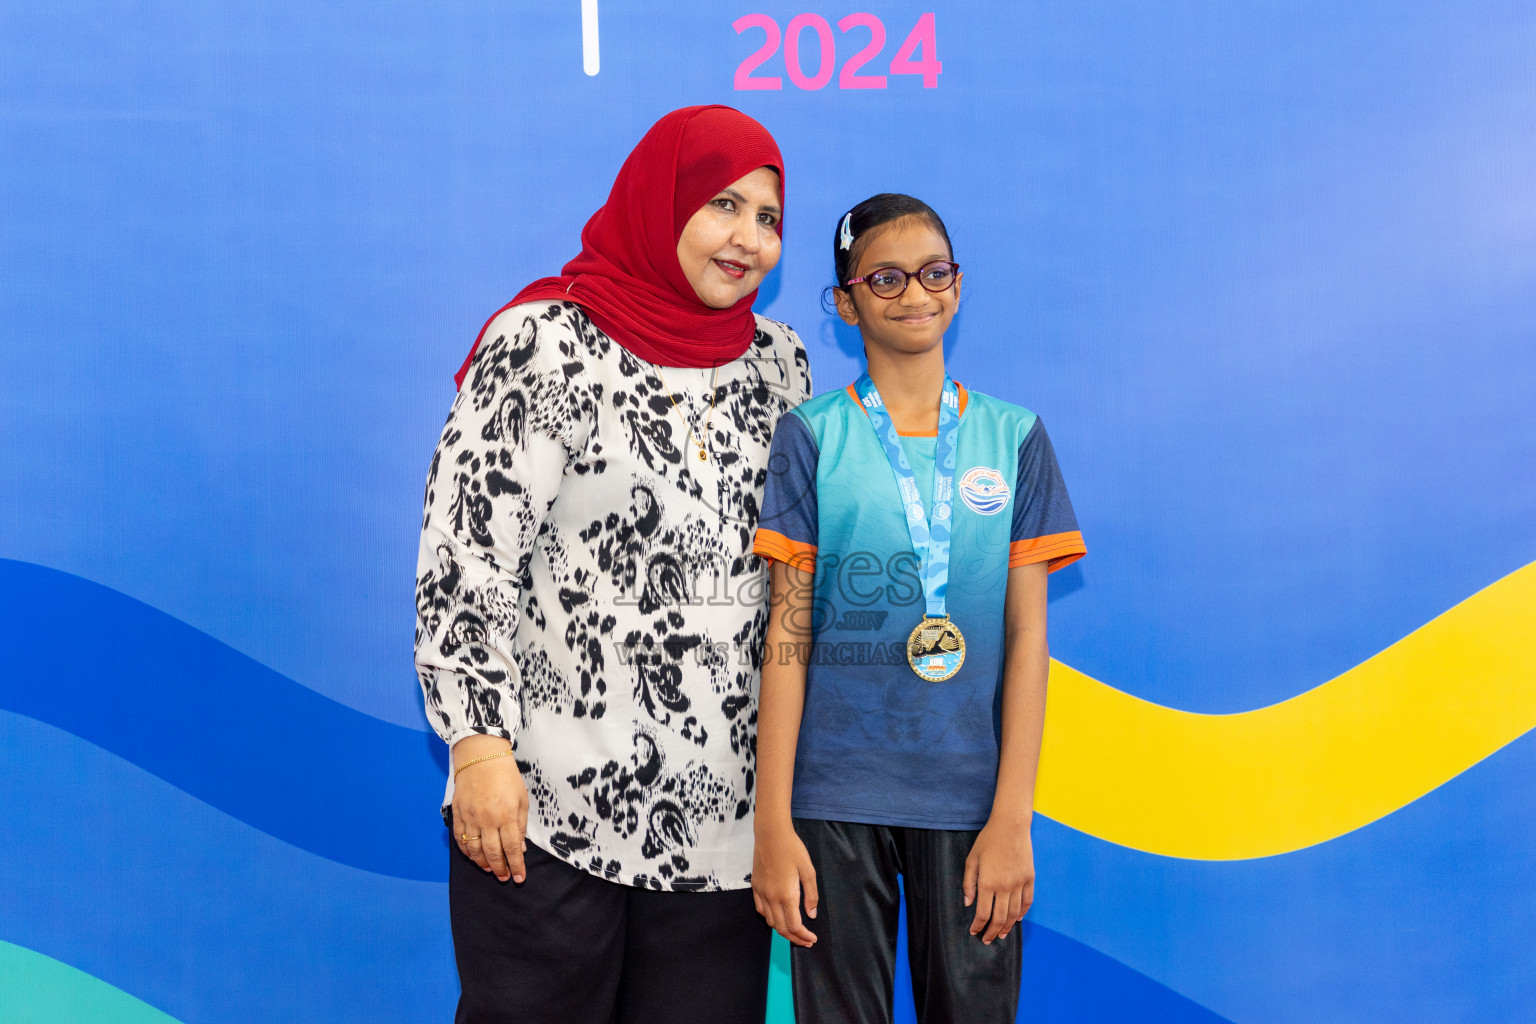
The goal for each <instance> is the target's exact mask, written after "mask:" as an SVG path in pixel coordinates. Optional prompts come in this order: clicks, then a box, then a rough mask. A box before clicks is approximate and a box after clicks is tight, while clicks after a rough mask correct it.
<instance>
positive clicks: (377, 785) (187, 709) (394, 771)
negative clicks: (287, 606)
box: [0, 559, 446, 880]
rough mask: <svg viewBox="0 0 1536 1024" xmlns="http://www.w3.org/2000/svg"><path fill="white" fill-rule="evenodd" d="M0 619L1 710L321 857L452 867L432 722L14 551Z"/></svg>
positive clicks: (425, 870) (385, 870) (1, 569)
mask: <svg viewBox="0 0 1536 1024" xmlns="http://www.w3.org/2000/svg"><path fill="white" fill-rule="evenodd" d="M0 624H3V625H0V664H3V665H4V666H5V672H4V673H3V674H0V708H4V709H7V710H11V711H15V712H18V713H20V714H23V715H27V716H29V717H31V718H35V719H37V720H39V721H42V722H47V723H48V724H50V725H54V726H57V727H58V728H60V729H63V730H65V731H67V732H70V733H73V734H74V735H76V736H79V737H80V738H82V739H85V740H89V741H90V742H92V743H94V744H96V745H97V746H100V747H102V748H104V749H106V750H110V751H111V752H112V753H114V754H117V755H118V756H120V757H122V758H124V759H126V760H128V761H130V762H132V763H133V764H135V765H138V766H139V767H141V768H143V769H144V770H145V771H147V772H150V773H151V774H153V775H156V776H158V777H159V778H161V779H164V780H165V781H167V782H169V783H171V784H173V785H175V786H178V787H180V788H181V789H183V790H185V791H186V792H188V793H190V794H192V795H193V796H196V797H197V798H198V799H200V800H204V801H206V802H207V803H209V804H212V805H213V806H214V807H217V808H219V809H220V810H222V811H224V812H226V813H228V814H230V815H233V816H234V817H236V818H239V819H240V820H241V821H243V822H246V823H247V824H249V825H251V826H253V827H255V828H258V829H260V830H261V831H263V832H266V833H267V834H269V835H272V836H275V837H277V838H279V839H282V840H285V841H287V842H289V843H292V844H293V845H295V846H298V847H300V848H302V849H305V850H308V851H310V852H311V853H316V854H319V855H320V856H322V857H327V858H329V859H331V860H335V861H339V862H340V863H342V864H349V865H352V866H354V867H359V868H364V869H366V870H369V871H377V872H379V873H381V874H386V875H394V876H396V877H400V878H416V879H432V880H435V879H440V878H442V877H443V874H444V863H445V861H444V854H443V851H444V843H445V836H444V829H443V826H442V821H441V820H440V819H439V818H438V815H437V807H438V804H439V803H440V802H441V798H442V787H443V779H444V771H445V766H446V762H445V761H444V760H443V758H444V756H445V751H444V750H443V748H442V744H441V742H440V741H439V740H438V739H437V737H436V736H434V735H432V734H431V733H423V732H418V731H416V730H413V729H407V728H405V727H403V726H398V725H393V724H391V723H389V722H383V721H380V720H379V719H376V718H373V717H371V716H369V715H366V714H363V713H362V712H360V711H356V710H354V709H352V708H349V707H347V706H346V705H344V704H339V703H337V702H336V701H333V700H331V699H330V698H328V697H326V696H324V695H322V694H319V693H316V692H315V691H313V690H310V689H308V688H307V687H304V686H302V685H300V684H299V683H296V682H294V681H293V680H291V679H289V678H288V677H286V676H284V675H282V674H280V673H278V672H274V671H273V670H272V669H270V668H267V667H266V666H265V665H262V664H261V663H259V662H257V661H255V660H253V659H251V658H249V657H247V656H246V655H244V654H241V653H240V652H239V651H237V650H235V649H234V648H232V647H230V646H228V645H227V644H224V643H221V642H220V641H218V640H215V639H214V638H213V637H210V636H208V635H207V634H206V633H203V632H201V631H199V630H197V629H194V628H193V627H191V626H189V625H187V624H186V623H184V622H182V621H180V620H179V619H176V618H174V617H172V616H170V615H167V614H165V613H164V612H161V611H159V610H157V609H155V608H152V607H150V606H149V605H147V604H144V603H143V602H141V601H137V600H135V599H133V598H131V597H128V596H127V595H125V594H121V593H119V592H118V591H115V590H112V589H110V588H108V587H104V586H101V585H99V584H96V583H92V582H90V581H89V580H85V579H81V578H80V577H78V576H72V575H70V574H68V573H64V572H59V571H58V570H56V569H49V568H46V567H44V566H39V565H32V564H30V563H26V562H17V561H12V560H9V559H0ZM403 656H404V655H402V657H403Z"/></svg>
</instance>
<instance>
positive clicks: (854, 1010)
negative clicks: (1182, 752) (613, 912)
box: [752, 194, 1085, 1024]
mask: <svg viewBox="0 0 1536 1024" xmlns="http://www.w3.org/2000/svg"><path fill="white" fill-rule="evenodd" d="M833 262H834V265H835V269H836V272H837V281H838V283H837V285H836V286H835V287H834V288H833V295H834V298H835V300H836V305H837V312H838V315H839V316H841V317H842V319H843V320H844V321H845V322H847V323H849V324H851V325H854V326H856V327H858V329H859V332H860V334H862V336H863V339H864V351H865V357H866V360H867V364H868V367H867V370H866V371H865V373H864V374H863V375H862V376H861V377H860V378H859V380H858V381H857V382H855V383H854V384H851V385H849V386H848V387H847V388H846V389H844V390H839V391H833V392H830V393H828V394H824V395H821V396H819V397H817V398H815V399H812V400H811V401H809V402H806V403H805V404H803V405H801V406H799V407H798V408H797V409H795V410H794V411H793V412H792V413H791V414H790V415H787V416H785V417H784V418H783V419H782V420H780V422H779V425H778V429H777V431H776V432H775V434H774V438H773V446H772V454H771V456H770V459H769V476H768V483H767V487H766V490H765V493H764V501H763V509H762V515H761V518H760V520H759V526H758V530H757V538H756V542H755V548H756V550H757V552H758V553H759V554H760V555H763V556H764V557H766V558H769V559H772V560H773V566H772V570H771V581H772V609H773V611H772V616H771V618H770V620H769V624H768V632H767V644H766V654H765V657H764V663H763V673H762V690H761V696H760V703H759V717H758V746H757V770H758V786H757V816H756V822H755V832H756V839H757V842H756V852H755V855H754V858H753V871H752V887H753V896H754V899H755V900H756V905H757V910H758V912H759V913H761V914H762V915H763V916H764V917H765V918H767V919H768V921H769V923H770V924H772V925H773V927H774V928H775V929H776V930H777V931H778V932H779V933H780V934H781V935H783V936H784V937H785V938H787V939H788V940H789V941H790V942H791V943H793V944H794V949H793V953H792V957H791V976H792V978H793V983H794V1001H795V1016H796V1020H797V1021H798V1022H799V1024H819V1022H829V1024H830V1022H833V1021H836V1022H839V1024H886V1022H889V1021H890V1020H891V1019H892V1012H893V1007H892V985H893V980H894V976H895V956H896V922H897V915H898V910H899V908H898V899H899V893H900V889H899V888H898V878H900V879H901V880H903V881H904V883H905V893H906V904H907V914H908V925H909V933H908V943H909V959H910V963H911V969H912V982H913V989H914V993H915V996H916V1001H917V1006H916V1010H917V1019H918V1020H919V1021H920V1022H922V1024H943V1022H950V1021H955V1022H959V1021H964V1022H966V1024H983V1022H989V1021H995V1022H998V1024H1003V1022H1012V1021H1013V1019H1014V1015H1015V1012H1016V1009H1017V1004H1018V995H1019V979H1020V954H1021V939H1020V936H1019V935H1018V934H1017V932H1016V931H1015V925H1017V924H1018V922H1019V921H1020V920H1021V919H1022V917H1023V916H1024V914H1025V912H1026V911H1027V910H1028V909H1029V906H1030V903H1031V901H1032V899H1033V895H1034V873H1035V872H1034V857H1033V851H1032V847H1031V843H1030V819H1031V814H1032V810H1033V802H1034V781H1035V765H1036V761H1037V759H1038V755H1039V751H1040V734H1041V726H1042V723H1043V721H1044V716H1045V692H1046V674H1047V665H1048V661H1049V658H1048V654H1047V650H1046V631H1045V626H1046V621H1045V620H1046V574H1047V573H1048V572H1050V571H1052V570H1054V569H1057V568H1060V567H1061V566H1064V565H1067V564H1068V563H1070V562H1072V561H1075V560H1076V559H1078V558H1080V557H1082V555H1083V554H1084V551H1085V549H1084V547H1083V541H1082V535H1081V534H1080V533H1079V532H1078V527H1077V520H1076V518H1075V516H1074V514H1073V511H1072V504H1071V501H1070V500H1069V499H1068V497H1067V492H1066V487H1065V485H1064V484H1063V483H1062V478H1061V473H1060V471H1059V469H1058V468H1057V464H1056V458H1055V454H1054V452H1053V451H1052V449H1051V443H1050V439H1049V438H1048V437H1047V435H1046V433H1045V427H1044V426H1043V424H1042V423H1041V422H1040V419H1039V417H1037V416H1036V415H1035V414H1034V413H1032V412H1030V411H1028V410H1027V409H1023V408H1020V407H1019V406H1016V405H1012V404H1009V403H1007V402H1003V401H1000V400H998V399H996V398H992V397H990V396H988V395H983V394H981V393H979V392H976V391H970V390H968V389H966V388H964V387H962V386H960V385H959V384H958V383H956V382H955V381H954V380H952V379H951V378H950V377H949V375H948V374H947V373H946V371H945V368H944V348H943V342H944V332H945V330H946V329H947V328H948V327H949V324H950V321H951V320H952V319H953V318H954V315H955V310H956V307H957V306H958V304H959V301H960V287H961V274H960V270H959V265H958V264H957V263H956V262H955V259H954V251H953V248H952V246H951V245H950V240H949V233H948V231H947V230H946V229H945V227H944V222H943V221H942V220H940V218H939V216H938V214H937V213H935V212H934V211H933V210H932V209H931V208H930V207H929V206H928V205H927V204H926V203H923V202H921V201H920V200H917V199H914V198H912V197H911V196H904V195H896V194H882V195H877V196H874V197H872V198H870V199H867V200H865V201H864V202H862V203H860V204H859V205H857V206H855V207H854V208H853V209H852V210H850V211H849V212H848V213H847V214H846V215H845V216H844V217H843V218H842V219H841V221H840V223H839V225H838V227H837V229H836V232H835V234H834V237H833Z"/></svg>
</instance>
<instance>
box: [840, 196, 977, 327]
mask: <svg viewBox="0 0 1536 1024" xmlns="http://www.w3.org/2000/svg"><path fill="white" fill-rule="evenodd" d="M952 259H954V256H953V254H952V253H951V252H950V251H949V243H948V242H946V241H945V240H944V236H943V235H942V234H940V233H939V230H938V228H936V227H934V225H933V224H931V223H929V221H928V220H927V218H924V217H903V218H902V219H900V220H895V221H891V222H890V223H889V224H882V225H880V226H879V227H878V228H875V229H873V237H872V238H870V240H869V242H868V243H867V244H866V245H865V246H864V251H863V252H862V253H860V254H859V259H858V263H857V264H856V265H855V266H854V268H853V272H852V274H851V275H850V279H852V278H858V277H866V276H868V275H870V274H873V273H874V272H875V271H877V270H879V269H881V268H882V267H896V268H897V269H900V270H904V271H906V272H907V274H908V275H910V276H909V279H908V281H907V287H906V290H904V291H903V292H901V294H899V295H895V296H892V297H891V298H888V299H882V298H881V297H880V296H878V295H876V294H874V293H873V292H871V291H870V290H869V287H868V285H866V284H862V283H861V284H856V285H853V286H852V287H850V288H838V289H836V290H834V292H833V295H834V296H835V297H836V299H837V312H838V315H839V316H841V317H842V318H843V320H844V321H845V322H846V323H849V324H852V325H854V326H856V327H857V328H858V329H859V331H860V333H862V334H863V335H864V341H865V343H866V344H873V345H878V346H879V347H881V348H883V349H886V350H887V351H891V352H900V353H905V354H914V353H918V352H926V351H928V350H929V349H931V348H933V347H934V346H935V345H938V344H941V343H942V342H943V341H944V332H945V331H946V330H948V329H949V322H950V321H951V320H953V319H954V318H955V310H956V309H957V308H959V305H960V278H961V277H962V276H963V275H960V274H957V275H955V280H954V283H953V284H951V285H950V286H949V287H948V288H946V289H944V290H943V291H941V292H930V291H928V290H927V289H925V288H924V287H923V286H922V285H921V284H919V283H918V280H917V271H918V270H920V269H921V268H923V267H925V266H927V265H928V264H929V263H932V262H934V261H935V260H952Z"/></svg>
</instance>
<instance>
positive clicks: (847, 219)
mask: <svg viewBox="0 0 1536 1024" xmlns="http://www.w3.org/2000/svg"><path fill="white" fill-rule="evenodd" d="M837 245H838V248H839V249H843V250H847V249H851V248H852V247H853V211H852V210H849V211H848V213H847V214H845V215H844V217H843V226H842V228H841V229H840V230H839V233H838V236H837Z"/></svg>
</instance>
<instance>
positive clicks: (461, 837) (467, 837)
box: [459, 832, 480, 843]
mask: <svg viewBox="0 0 1536 1024" xmlns="http://www.w3.org/2000/svg"><path fill="white" fill-rule="evenodd" d="M479 838H480V837H479V836H472V835H469V834H468V833H463V832H461V833H460V834H459V842H461V843H467V842H469V841H470V840H471V839H479Z"/></svg>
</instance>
